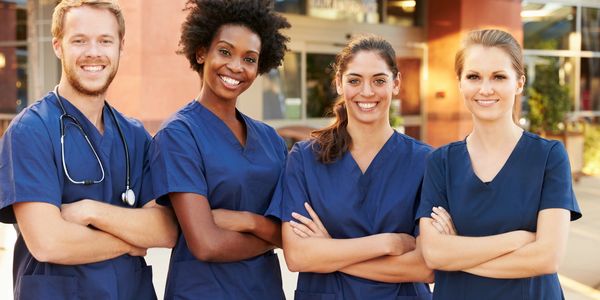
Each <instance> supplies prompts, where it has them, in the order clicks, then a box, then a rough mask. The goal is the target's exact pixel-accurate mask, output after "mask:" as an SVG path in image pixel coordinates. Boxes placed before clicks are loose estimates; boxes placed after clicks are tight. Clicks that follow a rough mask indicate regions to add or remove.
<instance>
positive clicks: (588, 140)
mask: <svg viewBox="0 0 600 300" xmlns="http://www.w3.org/2000/svg"><path fill="white" fill-rule="evenodd" d="M583 173H585V174H588V175H600V125H597V124H596V125H586V128H585V142H584V146H583Z"/></svg>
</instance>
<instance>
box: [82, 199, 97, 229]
mask: <svg viewBox="0 0 600 300" xmlns="http://www.w3.org/2000/svg"><path fill="white" fill-rule="evenodd" d="M83 201H85V213H84V215H83V221H84V222H85V223H86V224H88V225H95V224H96V223H97V222H98V219H99V216H98V209H97V207H98V204H99V203H98V202H97V201H94V200H83Z"/></svg>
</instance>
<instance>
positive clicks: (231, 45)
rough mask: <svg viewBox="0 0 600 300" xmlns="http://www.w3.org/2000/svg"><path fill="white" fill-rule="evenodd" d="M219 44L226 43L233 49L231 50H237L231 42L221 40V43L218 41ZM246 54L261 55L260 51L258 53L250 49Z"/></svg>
mask: <svg viewBox="0 0 600 300" xmlns="http://www.w3.org/2000/svg"><path fill="white" fill-rule="evenodd" d="M218 43H224V44H227V45H228V46H229V47H231V48H233V49H235V46H234V45H233V44H232V43H230V42H228V41H226V40H220V41H218V42H217V44H218ZM246 52H252V53H256V54H257V55H259V54H260V52H258V51H256V50H252V49H250V50H248V51H246Z"/></svg>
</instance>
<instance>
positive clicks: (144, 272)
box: [0, 93, 156, 299]
mask: <svg viewBox="0 0 600 300" xmlns="http://www.w3.org/2000/svg"><path fill="white" fill-rule="evenodd" d="M62 102H63V104H64V106H65V109H66V111H67V113H69V114H71V115H73V116H75V118H77V120H78V121H79V123H81V125H82V127H83V129H84V130H85V132H86V133H87V135H88V137H89V139H90V142H91V143H92V145H94V147H95V149H96V152H97V153H98V156H99V157H100V160H101V161H102V164H103V165H104V172H105V178H104V181H103V182H101V183H98V184H92V185H76V184H73V183H71V182H70V181H69V180H68V179H67V177H66V176H65V174H64V171H63V167H62V159H61V145H60V129H59V126H60V122H59V117H60V116H61V115H62V111H61V109H60V106H59V105H58V102H57V99H56V96H55V94H54V93H49V94H48V95H46V96H45V97H44V98H43V99H42V100H40V101H38V102H36V103H34V104H33V105H31V106H30V107H28V108H26V109H24V110H23V111H22V112H21V113H20V114H19V115H17V116H16V117H15V118H14V119H13V121H12V122H11V124H10V126H9V128H8V129H7V131H6V132H5V134H4V136H3V137H2V140H1V142H0V186H2V189H0V208H1V210H0V221H2V222H4V223H15V217H14V213H13V209H12V205H13V204H14V203H18V202H46V203H50V204H53V205H56V206H57V207H59V208H60V205H61V204H63V203H72V202H75V201H78V200H81V199H94V200H97V201H101V202H105V203H110V204H113V205H117V206H127V205H126V204H124V203H123V202H122V201H121V193H122V192H123V191H124V190H125V152H124V149H123V143H122V142H121V138H120V136H119V132H118V130H117V128H116V126H115V124H114V121H113V119H112V117H111V116H110V112H109V111H108V108H107V107H104V111H103V120H104V134H103V135H101V134H100V133H99V131H98V130H97V129H96V127H95V126H94V125H93V124H92V123H91V122H90V121H89V120H88V119H87V118H86V117H85V116H84V115H83V114H82V113H81V111H79V110H78V109H77V108H76V107H75V106H73V105H72V104H71V103H69V101H67V100H66V99H64V98H62ZM115 115H116V118H117V120H118V122H119V124H120V126H121V128H122V130H123V134H124V135H125V139H126V140H127V145H128V147H129V154H130V159H131V183H132V185H133V186H132V189H133V191H134V192H135V193H136V195H137V199H138V201H137V205H136V206H137V207H141V206H143V205H144V204H146V203H147V202H148V201H150V200H151V199H152V198H151V197H152V191H151V182H152V181H151V178H150V174H149V173H148V170H149V164H148V160H147V158H146V155H145V153H146V150H147V148H148V147H149V145H150V136H149V135H148V133H147V132H146V130H144V127H143V126H142V124H141V123H140V122H138V121H136V120H133V119H129V118H126V117H124V116H123V115H121V114H120V113H118V112H116V111H115ZM65 160H66V163H67V167H68V170H69V173H70V174H71V177H72V178H73V179H74V180H82V179H99V178H100V175H101V174H100V166H99V164H98V161H97V160H96V158H95V156H94V154H93V152H92V151H91V149H90V147H89V145H88V144H87V142H86V141H85V139H84V137H83V135H82V134H81V132H80V131H79V130H78V129H77V128H76V127H75V126H73V125H72V122H71V121H68V120H67V119H66V121H65ZM17 233H18V238H17V242H16V245H15V252H14V262H13V263H14V267H13V279H14V296H15V299H134V298H135V299H155V298H156V295H155V292H154V287H153V285H152V270H151V267H149V266H146V263H145V261H144V259H143V258H142V257H132V256H129V255H122V256H119V257H116V258H113V259H109V260H106V261H102V262H97V263H91V264H84V265H75V266H67V265H58V264H52V263H43V262H39V261H37V260H36V259H35V258H34V257H33V256H32V255H31V253H30V252H29V250H28V249H27V245H26V244H25V242H24V240H23V236H22V235H21V234H20V233H19V232H18V230H17Z"/></svg>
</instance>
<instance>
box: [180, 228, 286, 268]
mask: <svg viewBox="0 0 600 300" xmlns="http://www.w3.org/2000/svg"><path fill="white" fill-rule="evenodd" d="M210 236H213V237H214V238H212V239H210V240H209V239H207V238H206V237H195V238H188V237H187V236H186V240H187V244H188V247H189V248H190V251H191V252H192V254H193V255H194V256H195V257H196V258H197V259H198V260H201V261H210V262H234V261H240V260H244V259H248V258H252V257H255V256H257V255H261V254H263V253H265V252H267V251H269V250H272V249H274V246H273V245H272V244H271V243H269V242H267V241H265V240H263V239H261V238H259V237H257V236H255V235H253V234H250V233H243V232H235V231H230V230H225V229H220V228H217V229H216V232H214V233H213V234H211V235H210ZM201 240H202V241H201Z"/></svg>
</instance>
